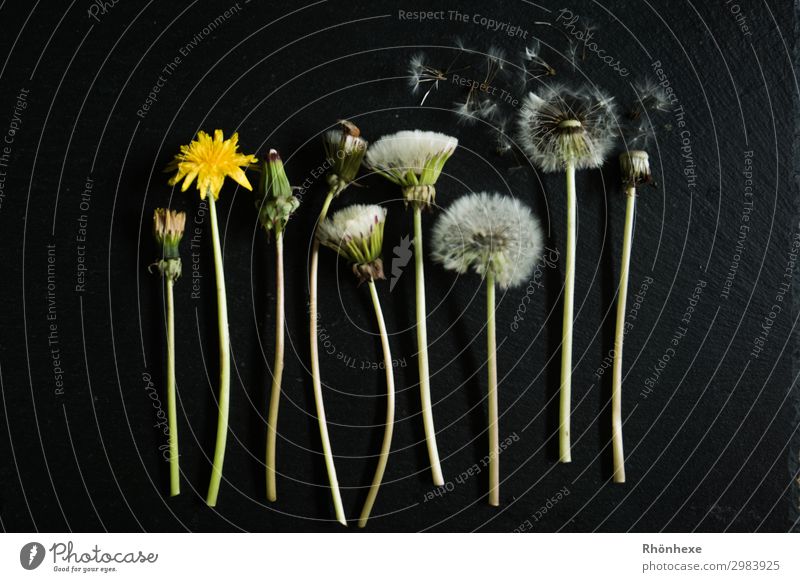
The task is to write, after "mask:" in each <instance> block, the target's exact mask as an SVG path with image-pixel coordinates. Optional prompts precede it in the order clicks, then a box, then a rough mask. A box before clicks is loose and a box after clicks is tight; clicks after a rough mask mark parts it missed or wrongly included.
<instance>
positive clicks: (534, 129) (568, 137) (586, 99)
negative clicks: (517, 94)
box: [518, 85, 618, 172]
mask: <svg viewBox="0 0 800 582" xmlns="http://www.w3.org/2000/svg"><path fill="white" fill-rule="evenodd" d="M617 126H618V123H617V115H616V108H615V107H614V100H613V98H612V97H608V96H607V95H605V94H604V93H602V92H600V91H598V90H588V89H579V90H575V89H568V88H566V87H562V86H559V85H552V86H549V87H546V88H545V89H543V90H542V91H541V92H540V93H539V94H536V93H529V94H528V96H527V97H525V99H523V101H522V107H521V108H520V112H519V119H518V130H519V141H520V144H521V145H522V149H523V150H525V153H527V154H528V156H529V157H530V158H531V160H533V162H534V163H535V164H536V165H537V166H539V168H541V169H542V170H543V171H545V172H558V171H563V169H564V167H565V166H566V164H567V163H568V162H572V163H574V164H575V169H577V170H582V169H586V168H598V167H600V166H602V165H603V162H604V161H605V159H606V157H607V156H608V154H609V152H610V150H611V148H612V146H613V145H614V140H615V138H616V133H617Z"/></svg>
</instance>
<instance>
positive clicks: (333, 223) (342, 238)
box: [317, 204, 386, 281]
mask: <svg viewBox="0 0 800 582" xmlns="http://www.w3.org/2000/svg"><path fill="white" fill-rule="evenodd" d="M385 222H386V209H385V208H383V207H382V206H378V205H377V204H353V205H352V206H347V207H345V208H343V209H341V210H339V211H338V212H335V213H334V214H333V216H330V217H329V218H326V219H325V220H323V221H322V222H321V223H320V225H319V227H318V228H317V240H318V241H319V243H320V244H321V245H323V246H326V247H328V248H330V249H333V250H334V251H336V252H337V253H339V255H341V256H342V257H344V258H345V259H347V261H348V262H350V263H352V264H353V273H355V275H356V276H357V277H359V279H360V280H362V281H366V280H369V279H383V278H384V276H383V263H382V262H381V249H382V247H383V225H384V223H385Z"/></svg>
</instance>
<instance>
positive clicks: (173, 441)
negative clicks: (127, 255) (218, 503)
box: [166, 277, 181, 497]
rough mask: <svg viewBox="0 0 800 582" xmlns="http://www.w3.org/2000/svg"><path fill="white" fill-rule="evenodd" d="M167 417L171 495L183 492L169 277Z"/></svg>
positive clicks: (173, 311) (172, 310)
mask: <svg viewBox="0 0 800 582" xmlns="http://www.w3.org/2000/svg"><path fill="white" fill-rule="evenodd" d="M166 279H167V417H168V422H169V494H170V496H172V497H175V496H176V495H178V494H180V492H181V469H180V464H179V461H178V410H177V404H176V402H175V400H176V399H175V305H174V300H173V291H172V288H173V285H174V282H173V280H172V277H167V278H166Z"/></svg>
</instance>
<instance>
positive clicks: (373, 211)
mask: <svg viewBox="0 0 800 582" xmlns="http://www.w3.org/2000/svg"><path fill="white" fill-rule="evenodd" d="M385 222H386V209H385V208H381V207H380V206H376V205H363V204H355V205H353V206H348V207H347V208H344V209H342V210H339V211H338V212H336V213H334V215H333V216H331V217H330V218H327V219H325V220H324V221H323V222H322V223H321V224H320V225H319V228H318V229H317V240H319V242H320V243H321V244H322V245H324V246H326V247H328V248H330V249H333V250H334V251H336V252H337V253H339V255H341V256H342V257H344V258H345V259H346V260H347V261H348V262H349V263H350V264H351V265H352V269H353V273H354V274H355V276H356V277H357V278H358V280H359V283H363V282H366V283H367V284H368V285H369V291H370V295H371V296H372V305H373V307H374V309H375V317H376V319H377V321H378V329H379V331H380V336H381V345H382V347H383V358H384V364H385V368H386V424H385V425H384V434H383V444H382V445H381V452H380V454H379V456H378V466H377V468H376V469H375V476H374V477H373V479H372V485H371V486H370V488H369V492H368V493H367V499H366V501H365V502H364V508H363V509H362V511H361V516H360V517H359V519H358V526H359V527H364V526H365V525H367V520H368V519H369V515H370V512H371V511H372V507H373V505H374V504H375V499H376V498H377V496H378V490H379V489H380V486H381V482H382V481H383V474H384V472H385V471H386V464H387V462H388V461H389V451H390V450H391V448H392V433H393V431H394V368H393V367H392V354H391V350H390V349H389V336H388V334H387V333H386V324H385V323H384V320H383V313H382V312H381V306H380V302H379V300H378V292H377V290H376V289H375V280H376V279H384V278H385V277H384V275H383V261H382V260H381V249H382V247H383V225H384V223H385Z"/></svg>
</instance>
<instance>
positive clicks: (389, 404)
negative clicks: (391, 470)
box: [358, 280, 394, 527]
mask: <svg viewBox="0 0 800 582" xmlns="http://www.w3.org/2000/svg"><path fill="white" fill-rule="evenodd" d="M369 292H370V295H372V305H373V307H374V308H375V318H376V319H377V320H378V330H379V331H380V334H381V345H382V346H383V360H384V364H385V367H386V424H385V428H384V432H383V444H382V445H381V452H380V455H379V456H378V467H377V468H376V469H375V476H374V477H373V478H372V485H371V486H370V488H369V492H368V493H367V499H366V501H365V502H364V509H362V510H361V516H360V517H359V518H358V527H364V526H365V525H367V520H368V519H369V514H370V512H371V511H372V506H373V505H374V504H375V498H376V497H377V496H378V489H380V487H381V481H383V473H384V471H386V463H387V462H388V461H389V451H390V450H391V448H392V433H393V432H394V369H393V368H392V352H391V350H390V349H389V335H388V334H387V333H386V324H385V323H384V321H383V313H382V312H381V304H380V302H379V301H378V292H377V291H376V289H375V282H374V281H373V280H370V282H369Z"/></svg>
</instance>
